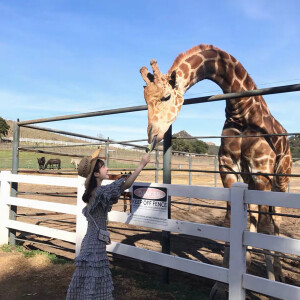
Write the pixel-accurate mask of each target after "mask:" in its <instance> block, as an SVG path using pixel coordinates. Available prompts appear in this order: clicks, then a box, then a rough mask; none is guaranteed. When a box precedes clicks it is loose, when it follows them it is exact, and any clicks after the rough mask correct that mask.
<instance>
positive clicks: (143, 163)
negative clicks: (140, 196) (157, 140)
mask: <svg viewBox="0 0 300 300" xmlns="http://www.w3.org/2000/svg"><path fill="white" fill-rule="evenodd" d="M149 161H150V155H149V154H148V153H146V154H144V155H143V157H142V159H141V161H140V163H139V165H138V167H137V168H136V169H135V171H134V172H133V173H132V174H131V175H130V176H129V177H128V178H127V180H126V181H125V182H124V184H123V186H122V190H123V191H124V190H126V189H128V188H130V187H131V185H132V184H133V182H134V181H135V180H136V178H137V177H138V175H139V174H140V173H141V171H142V170H143V168H144V167H145V166H146V165H147V164H148V162H149Z"/></svg>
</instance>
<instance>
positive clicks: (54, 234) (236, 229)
mask: <svg viewBox="0 0 300 300" xmlns="http://www.w3.org/2000/svg"><path fill="white" fill-rule="evenodd" d="M0 180H1V191H0V244H7V243H8V232H9V229H13V230H17V231H26V232H28V233H32V234H38V235H42V236H47V237H51V238H56V239H61V240H64V241H68V242H72V243H75V244H76V253H77V254H78V253H79V250H80V245H81V241H82V238H83V236H84V235H85V232H86V228H87V222H86V219H85V217H84V216H83V215H82V213H81V210H82V208H83V206H84V203H83V201H82V200H81V197H82V195H83V193H84V178H81V177H77V178H65V177H59V178H58V177H53V176H50V177H45V176H30V175H16V174H11V173H10V172H8V171H3V172H1V174H0ZM13 182H14V183H31V184H43V185H45V184H46V185H52V186H56V187H57V186H64V187H74V188H77V205H69V204H61V203H52V202H48V201H36V200H33V199H24V198H20V197H18V198H16V197H12V196H10V193H11V191H10V186H11V183H13ZM106 182H109V181H106ZM135 185H137V186H148V187H165V188H167V189H168V193H169V195H170V196H179V197H182V196H188V197H193V198H197V197H199V195H201V198H202V199H206V200H208V201H210V200H218V201H231V204H232V208H231V224H230V228H224V227H218V226H212V225H203V224H198V223H193V222H186V221H181V220H174V219H167V220H166V223H165V224H164V223H163V222H157V223H156V222H153V223H152V224H151V225H150V223H148V224H147V223H145V222H144V220H142V221H139V220H138V219H135V218H134V216H133V214H131V213H125V212H119V211H111V212H110V213H109V220H110V221H114V222H119V223H125V224H131V225H137V226H142V227H148V228H153V229H159V230H163V231H167V232H176V233H181V234H185V235H189V236H196V237H204V238H208V239H213V240H218V241H224V242H229V243H230V263H229V268H228V269H227V268H224V267H218V266H214V265H210V264H206V263H202V262H198V261H194V260H191V259H186V258H182V257H178V256H173V255H169V254H164V253H160V252H156V251H150V250H147V249H143V248H139V247H134V246H129V245H125V244H122V243H116V242H114V241H112V243H111V244H110V245H108V246H107V251H108V252H111V253H115V254H120V255H124V256H127V257H131V258H134V259H138V260H141V261H145V262H149V263H152V264H156V265H159V266H163V267H167V268H171V269H175V270H180V271H183V272H186V273H190V274H194V275H198V276H202V277H205V278H210V279H213V280H217V281H219V282H223V283H226V284H229V299H230V300H242V299H245V291H246V289H247V290H250V291H254V292H258V293H262V294H265V295H268V296H271V297H276V298H280V299H286V300H288V299H290V300H294V299H300V287H296V286H292V285H288V284H283V283H280V282H276V281H272V280H268V279H264V278H261V277H257V276H254V275H250V274H247V273H246V247H247V246H252V247H257V248H263V249H267V250H270V251H277V252H284V253H288V254H291V255H298V256H299V255H300V240H296V239H292V238H287V237H278V236H270V235H266V234H260V233H254V232H249V231H247V205H248V204H264V205H274V204H276V206H279V207H290V208H297V209H300V194H291V193H275V192H261V191H250V190H247V185H246V184H244V183H235V184H233V186H232V188H231V189H227V188H212V187H200V186H185V185H174V184H172V185H170V184H157V183H141V182H140V183H136V184H135ZM9 205H15V206H21V207H27V208H31V209H39V210H47V211H52V212H60V213H66V214H72V215H75V216H76V232H69V231H64V230H60V229H54V228H48V227H45V226H38V225H33V224H28V223H25V222H20V221H16V220H11V219H10V218H9Z"/></svg>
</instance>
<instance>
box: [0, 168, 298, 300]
mask: <svg viewBox="0 0 300 300" xmlns="http://www.w3.org/2000/svg"><path fill="white" fill-rule="evenodd" d="M297 173H299V172H297ZM152 176H153V174H152V175H151V178H150V175H149V173H147V174H146V173H142V176H141V178H140V179H138V181H145V182H147V181H148V182H151V181H152ZM200 179H201V181H202V183H201V182H199V183H197V184H202V185H208V184H209V185H211V186H212V183H213V178H211V179H207V178H204V177H201V178H200ZM174 181H175V182H174ZM174 181H173V183H180V174H178V175H177V179H175V180H174ZM176 181H177V182H176ZM184 184H186V182H184ZM194 184H195V183H194ZM218 186H221V184H220V182H218ZM19 191H20V192H31V193H32V192H34V193H38V192H39V193H45V194H48V195H26V194H25V195H24V194H22V195H20V197H24V198H31V199H36V200H43V201H51V202H59V203H66V204H76V197H75V194H74V192H75V189H72V188H63V187H56V188H55V189H54V188H53V187H50V186H41V185H30V184H19ZM57 193H60V194H59V197H58V195H55V196H53V194H57ZM176 201H177V202H179V201H180V202H185V203H189V199H188V198H175V197H172V205H171V209H172V212H171V214H172V219H178V220H186V221H190V222H198V223H203V224H210V225H219V226H222V223H223V218H224V214H225V210H224V209H215V208H211V207H206V206H218V207H221V208H222V207H223V208H225V203H223V202H221V201H210V200H203V199H190V201H191V203H194V204H202V205H203V206H188V205H183V204H176V203H175V202H176ZM114 209H115V210H118V211H123V202H122V200H120V201H119V203H118V204H116V205H115V206H114ZM282 213H285V214H294V215H299V211H297V210H296V209H285V208H283V211H282ZM18 220H20V221H23V222H28V223H31V224H37V225H42V226H47V227H52V228H56V229H63V230H67V231H72V232H74V231H75V217H74V216H72V215H67V214H58V213H53V212H47V211H38V210H33V209H27V208H21V207H20V208H18ZM299 228H300V219H299V218H289V217H283V220H282V226H281V235H282V236H286V237H292V238H296V239H300V229H299ZM109 230H110V232H111V238H112V240H113V241H116V242H122V243H124V244H128V245H134V246H137V247H141V248H146V249H150V250H154V251H161V244H160V243H161V232H159V231H157V230H152V229H149V228H141V227H136V226H131V225H125V224H122V223H116V222H110V223H109ZM18 238H19V239H20V240H19V242H21V243H22V244H23V245H24V246H25V247H27V248H29V249H40V250H44V251H48V252H51V253H54V254H56V255H58V256H61V257H64V258H67V259H70V260H72V259H74V257H75V254H74V249H75V247H74V244H72V243H68V242H63V241H60V240H55V239H50V238H46V237H37V236H35V235H31V234H26V233H22V234H19V233H18ZM24 240H26V241H24ZM223 252H224V243H223V242H219V241H212V240H208V239H205V238H196V237H189V236H186V235H181V234H172V235H171V254H173V255H176V256H180V257H183V258H188V259H193V260H198V261H201V262H204V263H208V264H214V265H219V266H221V262H222V255H223ZM4 256H5V254H3V253H2V254H1V255H0V269H1V271H0V278H3V276H4V275H5V276H8V275H7V274H8V273H7V274H6V273H5V272H7V271H5V270H6V269H5V268H3V266H4V265H5V264H6V263H8V260H7V259H9V260H11V264H9V268H18V267H19V268H20V266H21V267H22V260H20V259H19V258H16V256H14V255H13V254H10V257H8V254H7V257H6V258H5V259H4V258H3V257H4ZM298 259H299V257H298ZM4 261H5V262H4ZM281 261H282V265H283V272H284V276H285V280H286V283H289V284H292V285H296V286H300V271H299V270H300V261H299V260H291V259H289V258H282V259H281ZM111 262H112V266H113V267H115V268H122V270H126V271H128V272H129V273H131V272H136V271H138V272H142V273H143V274H151V276H154V278H156V279H157V281H159V278H160V276H161V269H160V268H159V267H156V266H153V265H150V264H145V263H142V262H138V261H134V260H132V259H130V260H129V259H126V258H124V257H120V256H115V255H111ZM40 263H41V264H44V262H40ZM32 264H33V265H34V262H32ZM23 269H24V272H26V266H25V265H24V268H23ZM73 269H74V268H73V266H72V265H67V266H66V265H54V266H51V267H49V270H48V269H47V268H45V269H43V268H42V270H43V271H42V273H41V274H40V277H36V278H33V279H32V280H33V282H36V283H33V285H34V284H36V286H39V287H40V288H39V289H37V292H36V293H37V294H36V295H34V292H32V291H28V289H27V290H26V292H25V293H24V295H25V297H23V298H22V297H21V296H20V299H24V298H25V299H30V298H32V299H39V297H38V296H37V295H38V293H41V290H42V289H41V286H42V285H44V286H45V288H46V289H47V288H50V287H49V284H50V283H49V282H48V281H45V279H43V276H45V274H49V272H50V273H53V276H51V277H50V279H51V280H52V281H53V282H54V283H55V282H56V284H54V285H53V284H51V289H53V288H54V289H55V288H57V298H55V297H54V298H53V296H51V297H50V298H51V299H63V298H64V296H65V294H63V293H64V291H65V290H66V287H67V284H68V283H69V281H70V279H71V275H72V272H73ZM11 270H13V269H11ZM46 270H48V271H49V272H48V271H46ZM3 272H4V274H3ZM248 272H249V273H250V274H255V275H259V276H262V277H266V270H265V263H264V256H263V254H262V253H258V252H253V253H252V264H251V268H250V270H248ZM43 274H44V275H43ZM30 276H31V275H30ZM30 276H29V278H31V277H30ZM118 276H119V275H116V277H115V282H116V295H115V297H116V299H120V300H121V299H155V297H156V299H188V298H176V296H173V295H171V294H161V295H160V296H159V297H158V298H157V295H154V296H153V295H152V296H151V293H147V295H142V293H141V292H137V291H135V292H133V294H131V297H130V298H126V296H125V295H124V293H122V292H121V291H122V289H124V286H123V284H124V282H125V281H126V276H121V277H120V276H119V277H118ZM10 278H11V280H10V281H7V280H6V281H5V284H6V285H8V287H11V290H15V288H13V287H14V285H15V282H14V278H15V280H16V279H17V278H18V277H13V276H12V277H10ZM120 278H121V280H120V281H118V279H120ZM34 280H35V281H34ZM48 280H49V278H48ZM128 280H130V279H128ZM170 280H171V281H172V280H174V281H176V280H177V281H178V280H179V281H180V282H184V283H186V284H187V285H191V286H192V287H193V288H196V289H198V290H199V291H203V292H204V293H205V294H208V292H209V290H210V288H211V287H212V285H213V281H211V280H208V279H204V278H199V277H198V278H197V277H195V276H191V275H189V274H185V273H183V272H178V271H173V270H170ZM1 282H2V280H1ZM25 282H26V281H25ZM19 284H20V282H18V284H17V286H18V285H19ZM24 284H25V283H24ZM26 284H27V285H28V282H27V283H26ZM131 284H133V283H132V282H131ZM0 287H1V286H0ZM53 293H55V291H54V292H53ZM53 293H52V294H51V295H53ZM128 293H129V294H130V293H132V291H128ZM129 294H128V295H129ZM26 295H27V296H26ZM39 295H40V296H41V294H39ZM45 295H46V294H44V296H43V297H42V298H43V299H48V298H47V297H46V296H45ZM248 296H249V299H267V298H266V297H264V296H261V295H255V294H249V295H248ZM0 298H1V299H6V298H5V297H4V298H3V294H0ZM50 298H49V299H50ZM7 299H14V297H13V296H10V297H9V298H7ZM15 299H19V298H15ZM190 299H194V298H190ZM195 299H196V298H195ZM203 299H205V298H203Z"/></svg>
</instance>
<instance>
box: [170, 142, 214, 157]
mask: <svg viewBox="0 0 300 300" xmlns="http://www.w3.org/2000/svg"><path fill="white" fill-rule="evenodd" d="M172 149H173V150H174V151H180V152H189V153H198V154H201V153H207V151H208V145H207V144H206V143H204V142H203V141H200V140H190V139H173V140H172Z"/></svg>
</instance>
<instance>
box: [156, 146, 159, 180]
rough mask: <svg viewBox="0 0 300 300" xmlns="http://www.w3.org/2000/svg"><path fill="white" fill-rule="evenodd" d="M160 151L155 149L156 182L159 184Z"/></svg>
mask: <svg viewBox="0 0 300 300" xmlns="http://www.w3.org/2000/svg"><path fill="white" fill-rule="evenodd" d="M158 168H159V150H158V149H155V182H156V183H157V182H158Z"/></svg>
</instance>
